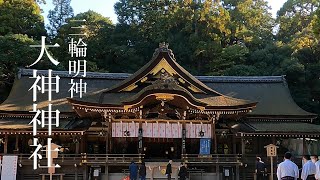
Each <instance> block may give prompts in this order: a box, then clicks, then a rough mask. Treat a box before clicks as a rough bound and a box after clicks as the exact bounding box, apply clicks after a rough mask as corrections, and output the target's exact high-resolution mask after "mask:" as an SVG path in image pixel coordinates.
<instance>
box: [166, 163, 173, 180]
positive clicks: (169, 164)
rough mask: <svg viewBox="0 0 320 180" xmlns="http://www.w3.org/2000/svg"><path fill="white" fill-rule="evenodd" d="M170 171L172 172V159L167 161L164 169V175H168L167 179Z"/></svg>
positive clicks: (169, 178)
mask: <svg viewBox="0 0 320 180" xmlns="http://www.w3.org/2000/svg"><path fill="white" fill-rule="evenodd" d="M171 173H172V160H170V161H169V163H168V165H167V169H166V176H167V177H168V180H171Z"/></svg>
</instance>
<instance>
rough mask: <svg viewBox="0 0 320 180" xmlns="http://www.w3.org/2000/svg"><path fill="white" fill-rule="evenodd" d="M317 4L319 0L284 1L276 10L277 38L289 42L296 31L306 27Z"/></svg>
mask: <svg viewBox="0 0 320 180" xmlns="http://www.w3.org/2000/svg"><path fill="white" fill-rule="evenodd" d="M319 6H320V2H319V1H318V0H300V1H296V0H288V1H287V2H285V3H284V5H283V6H282V8H281V9H280V10H279V11H278V17H277V22H278V23H279V32H278V34H277V36H278V39H279V40H281V41H283V42H289V41H290V40H291V39H292V38H293V36H294V35H295V34H296V33H299V32H302V31H303V29H305V28H307V27H308V26H309V24H310V23H311V22H312V19H313V16H314V14H315V10H316V9H318V8H319Z"/></svg>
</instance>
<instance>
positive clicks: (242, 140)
mask: <svg viewBox="0 0 320 180" xmlns="http://www.w3.org/2000/svg"><path fill="white" fill-rule="evenodd" d="M245 153H246V142H245V139H244V138H243V134H241V154H242V155H244V154H245Z"/></svg>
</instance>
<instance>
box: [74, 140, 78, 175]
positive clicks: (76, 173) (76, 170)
mask: <svg viewBox="0 0 320 180" xmlns="http://www.w3.org/2000/svg"><path fill="white" fill-rule="evenodd" d="M77 144H79V143H77ZM74 179H75V180H78V167H77V166H75V175H74Z"/></svg>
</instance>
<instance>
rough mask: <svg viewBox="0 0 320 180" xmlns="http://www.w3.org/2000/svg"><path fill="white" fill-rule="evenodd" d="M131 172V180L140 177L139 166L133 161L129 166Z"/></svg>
mask: <svg viewBox="0 0 320 180" xmlns="http://www.w3.org/2000/svg"><path fill="white" fill-rule="evenodd" d="M129 171H130V180H137V177H138V166H137V164H136V163H134V162H133V161H132V162H131V164H130V166H129Z"/></svg>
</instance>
